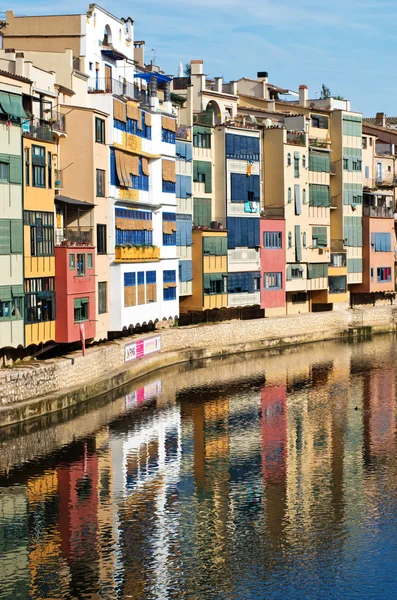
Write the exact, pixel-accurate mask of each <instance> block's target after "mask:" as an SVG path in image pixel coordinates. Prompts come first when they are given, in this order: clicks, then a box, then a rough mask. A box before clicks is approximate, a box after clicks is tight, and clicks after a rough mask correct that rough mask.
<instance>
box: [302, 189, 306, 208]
mask: <svg viewBox="0 0 397 600" xmlns="http://www.w3.org/2000/svg"><path fill="white" fill-rule="evenodd" d="M302 203H303V204H306V190H305V188H303V190H302Z"/></svg>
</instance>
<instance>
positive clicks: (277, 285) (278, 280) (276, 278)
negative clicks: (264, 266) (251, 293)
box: [263, 273, 282, 290]
mask: <svg viewBox="0 0 397 600" xmlns="http://www.w3.org/2000/svg"><path fill="white" fill-rule="evenodd" d="M263 287H264V289H265V290H281V289H282V274H281V273H264V275H263Z"/></svg>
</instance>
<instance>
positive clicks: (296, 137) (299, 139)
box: [287, 131, 306, 146]
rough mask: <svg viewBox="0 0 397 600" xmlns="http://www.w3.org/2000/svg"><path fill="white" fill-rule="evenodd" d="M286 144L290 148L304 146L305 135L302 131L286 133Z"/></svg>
mask: <svg viewBox="0 0 397 600" xmlns="http://www.w3.org/2000/svg"><path fill="white" fill-rule="evenodd" d="M287 144H290V145H292V146H306V134H305V133H304V132H303V131H302V132H292V131H287Z"/></svg>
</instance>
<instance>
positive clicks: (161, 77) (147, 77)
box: [134, 72, 171, 81]
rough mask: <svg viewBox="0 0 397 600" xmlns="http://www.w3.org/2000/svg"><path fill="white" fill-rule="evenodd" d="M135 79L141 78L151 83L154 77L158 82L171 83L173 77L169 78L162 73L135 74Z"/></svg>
mask: <svg viewBox="0 0 397 600" xmlns="http://www.w3.org/2000/svg"><path fill="white" fill-rule="evenodd" d="M134 77H139V78H140V79H144V80H145V81H150V80H151V78H152V77H155V78H156V79H157V81H171V77H167V75H162V73H153V72H149V73H135V75H134Z"/></svg>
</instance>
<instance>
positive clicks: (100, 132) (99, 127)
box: [95, 117, 105, 144]
mask: <svg viewBox="0 0 397 600" xmlns="http://www.w3.org/2000/svg"><path fill="white" fill-rule="evenodd" d="M95 141H96V142H98V144H104V143H105V120H104V119H99V117H95Z"/></svg>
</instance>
